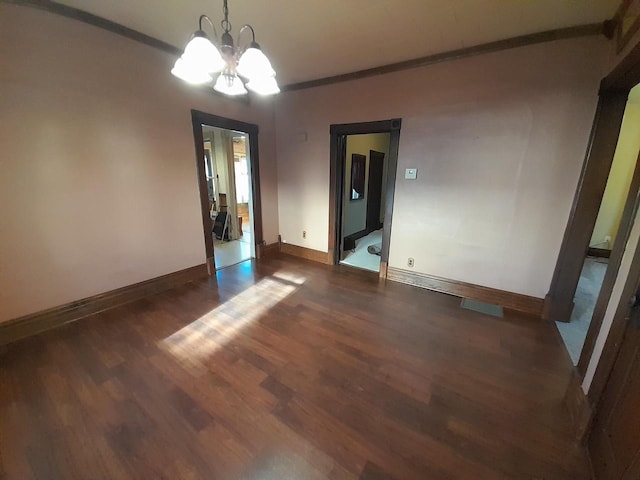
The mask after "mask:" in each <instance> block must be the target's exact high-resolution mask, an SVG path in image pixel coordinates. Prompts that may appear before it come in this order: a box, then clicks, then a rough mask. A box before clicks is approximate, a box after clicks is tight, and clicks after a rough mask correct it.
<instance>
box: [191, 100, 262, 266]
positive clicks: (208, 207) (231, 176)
mask: <svg viewBox="0 0 640 480" xmlns="http://www.w3.org/2000/svg"><path fill="white" fill-rule="evenodd" d="M192 122H193V133H194V141H195V146H196V165H197V171H198V179H199V186H200V203H201V209H202V225H203V230H204V237H205V250H206V257H207V266H208V267H209V273H210V274H211V275H212V274H213V272H215V271H216V270H219V269H221V268H225V267H228V266H231V265H235V264H237V263H240V262H243V261H246V260H250V259H252V258H255V257H256V249H257V246H258V245H260V244H261V243H262V228H261V223H262V221H261V211H260V194H259V169H258V138H257V137H258V127H257V126H256V125H252V124H247V123H244V122H239V121H236V120H231V119H226V118H223V117H218V116H215V115H209V114H206V113H203V112H198V111H192Z"/></svg>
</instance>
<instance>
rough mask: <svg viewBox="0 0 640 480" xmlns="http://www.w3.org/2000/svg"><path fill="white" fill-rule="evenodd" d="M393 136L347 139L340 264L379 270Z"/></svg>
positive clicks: (349, 136)
mask: <svg viewBox="0 0 640 480" xmlns="http://www.w3.org/2000/svg"><path fill="white" fill-rule="evenodd" d="M390 136H391V135H390V134H389V133H388V132H387V133H371V134H361V135H347V136H346V156H345V162H344V166H345V169H344V182H345V183H344V198H343V207H342V235H341V237H342V238H341V242H340V246H341V249H340V263H341V264H343V265H350V266H352V267H357V268H361V269H364V270H371V271H374V272H379V271H380V255H381V252H382V226H383V223H384V214H385V212H384V210H383V208H382V206H383V205H384V197H385V195H386V185H385V183H384V179H385V176H386V174H387V172H388V161H387V158H388V157H389V140H390Z"/></svg>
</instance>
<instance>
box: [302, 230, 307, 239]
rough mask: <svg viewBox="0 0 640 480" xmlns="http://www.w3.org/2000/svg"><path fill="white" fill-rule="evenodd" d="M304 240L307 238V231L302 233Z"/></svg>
mask: <svg viewBox="0 0 640 480" xmlns="http://www.w3.org/2000/svg"><path fill="white" fill-rule="evenodd" d="M302 238H307V231H306V230H303V231H302Z"/></svg>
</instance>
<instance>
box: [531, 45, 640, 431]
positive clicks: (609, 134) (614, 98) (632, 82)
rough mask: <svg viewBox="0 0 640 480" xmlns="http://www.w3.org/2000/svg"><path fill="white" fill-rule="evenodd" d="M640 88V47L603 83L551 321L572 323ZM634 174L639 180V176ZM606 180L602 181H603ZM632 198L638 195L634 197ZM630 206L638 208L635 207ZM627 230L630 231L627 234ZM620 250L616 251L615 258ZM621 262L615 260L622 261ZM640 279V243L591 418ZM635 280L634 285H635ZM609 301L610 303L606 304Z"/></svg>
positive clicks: (603, 297)
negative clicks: (623, 130) (631, 100)
mask: <svg viewBox="0 0 640 480" xmlns="http://www.w3.org/2000/svg"><path fill="white" fill-rule="evenodd" d="M638 84H640V43H639V44H637V45H635V46H634V47H633V48H632V49H631V50H630V51H629V53H628V54H627V55H626V57H625V58H624V59H622V60H621V61H620V62H619V63H618V65H617V66H616V67H615V68H614V69H613V70H612V71H611V72H610V73H609V74H608V75H607V76H606V77H605V78H604V79H603V80H602V82H601V83H600V91H599V101H598V107H597V110H596V114H595V119H594V124H593V128H592V131H591V137H590V139H589V144H588V148H587V153H586V156H585V160H584V164H583V168H582V172H581V175H580V181H579V182H578V187H577V189H576V194H575V197H574V201H573V205H572V208H571V213H570V216H569V220H568V222H567V227H566V230H565V234H564V238H563V241H562V246H561V249H560V253H559V256H558V262H557V265H556V269H555V271H554V275H553V280H552V283H551V288H550V290H549V294H548V295H547V297H546V298H545V309H544V312H543V318H545V319H547V320H565V321H566V320H568V319H569V317H570V315H571V310H572V309H573V296H574V294H575V290H576V287H577V282H578V279H579V276H580V272H581V270H582V263H583V261H584V258H585V256H586V253H587V249H588V246H589V241H590V239H591V234H592V231H593V227H594V226H595V221H596V218H597V214H598V211H599V208H600V203H601V201H602V195H603V194H604V189H605V186H606V181H607V179H608V176H609V175H608V173H609V170H610V168H611V163H612V162H613V155H614V153H615V148H616V145H617V141H618V137H619V135H620V127H621V124H622V118H623V116H624V110H625V108H626V103H627V99H628V95H629V92H630V90H631V89H632V88H633V87H634V86H636V85H638ZM635 175H636V174H635V173H634V177H635ZM598 177H600V178H598ZM637 180H638V179H636V178H634V179H632V185H631V186H630V192H631V191H632V189H633V188H634V185H633V183H634V182H637ZM630 197H632V196H631V195H630ZM638 203H640V199H638V198H636V199H633V198H627V203H626V204H625V210H624V212H623V217H624V218H623V221H624V222H626V224H624V225H623V221H621V224H620V227H619V232H620V234H619V235H618V236H619V237H623V238H622V239H617V240H616V244H615V245H614V249H615V247H616V246H618V247H619V245H618V244H619V243H623V245H622V248H618V249H617V250H618V251H617V254H616V255H620V257H621V256H622V253H623V250H624V248H625V247H626V242H627V240H628V233H629V229H630V226H631V225H632V222H633V219H634V217H635V209H636V208H638ZM630 205H633V207H631V206H630ZM623 232H624V233H623ZM613 255H614V252H613V251H612V256H613ZM620 260H621V258H620V259H615V258H614V259H611V258H610V262H611V261H615V262H617V263H619V261H620ZM618 267H619V265H618V266H617V267H616V268H615V270H616V272H615V275H613V278H610V279H609V281H608V282H606V284H605V282H603V286H602V289H601V292H600V295H599V297H598V304H597V305H596V309H598V310H600V313H599V314H598V316H597V317H596V316H595V314H596V313H597V312H596V310H594V317H593V318H592V321H591V325H590V329H589V332H588V334H587V340H586V341H585V346H584V348H583V352H582V355H581V357H580V363H579V365H578V367H577V368H576V369H575V371H576V372H577V374H578V377H579V378H580V382H582V380H583V379H584V375H585V372H586V369H587V366H588V364H589V362H590V361H591V358H592V355H593V348H594V344H595V339H596V338H597V335H598V333H599V331H600V327H601V324H602V320H603V317H604V311H605V310H606V306H607V304H608V303H609V301H610V297H611V293H612V290H613V284H614V283H615V277H617V274H618ZM638 276H640V245H639V248H638V249H637V250H636V252H635V256H634V258H633V260H632V264H631V267H630V270H629V275H628V277H627V280H626V283H625V286H624V288H623V292H622V295H621V297H620V301H619V302H618V305H617V306H616V310H615V314H614V317H613V321H612V325H611V327H610V330H609V333H608V336H607V339H606V341H605V345H604V348H603V350H602V353H601V355H600V358H599V360H598V365H597V366H596V371H595V374H594V377H593V379H592V381H591V384H590V386H589V389H588V392H587V400H588V407H589V410H590V412H589V418H590V419H593V418H594V417H595V415H596V414H597V413H598V406H599V403H600V400H601V399H602V396H603V394H604V392H605V390H606V387H607V382H608V380H609V377H610V376H611V373H612V370H613V367H614V364H615V361H616V359H617V356H618V353H619V347H620V344H621V342H622V339H623V337H624V334H625V331H626V328H627V325H628V318H627V315H626V313H627V312H628V310H629V306H628V302H629V299H630V297H631V295H633V293H635V292H632V291H631V290H633V288H632V287H634V286H635V284H634V282H635V281H636V279H637V278H638ZM630 280H631V281H630ZM630 285H631V287H630ZM601 302H604V304H601ZM591 426H592V422H589V423H588V425H586V431H584V435H581V436H582V438H583V439H585V440H586V439H588V437H589V435H590V431H591Z"/></svg>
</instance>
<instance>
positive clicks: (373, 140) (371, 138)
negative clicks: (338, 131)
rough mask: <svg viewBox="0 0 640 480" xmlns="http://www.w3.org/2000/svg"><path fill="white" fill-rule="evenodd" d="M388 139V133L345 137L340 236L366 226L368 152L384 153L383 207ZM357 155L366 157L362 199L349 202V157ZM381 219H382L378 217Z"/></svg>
mask: <svg viewBox="0 0 640 480" xmlns="http://www.w3.org/2000/svg"><path fill="white" fill-rule="evenodd" d="M389 137H390V135H389V134H388V133H373V134H367V135H348V136H347V154H346V159H345V160H346V162H345V181H344V184H345V190H344V201H343V205H344V209H343V212H344V213H343V215H344V223H343V226H342V235H343V237H344V236H347V235H351V234H352V233H356V232H359V231H361V230H364V229H365V227H366V226H367V201H368V198H369V151H371V150H375V151H376V152H382V153H384V155H385V157H384V168H383V178H382V182H383V183H382V202H381V203H382V206H384V198H385V193H386V192H385V188H384V187H385V185H386V172H387V168H386V167H387V164H388V162H387V157H388V156H389ZM354 153H359V154H360V155H364V156H365V157H366V162H367V163H366V168H365V179H364V189H365V192H364V199H362V200H356V201H351V190H350V186H351V155H353V154H354ZM380 218H381V219H382V217H380Z"/></svg>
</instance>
